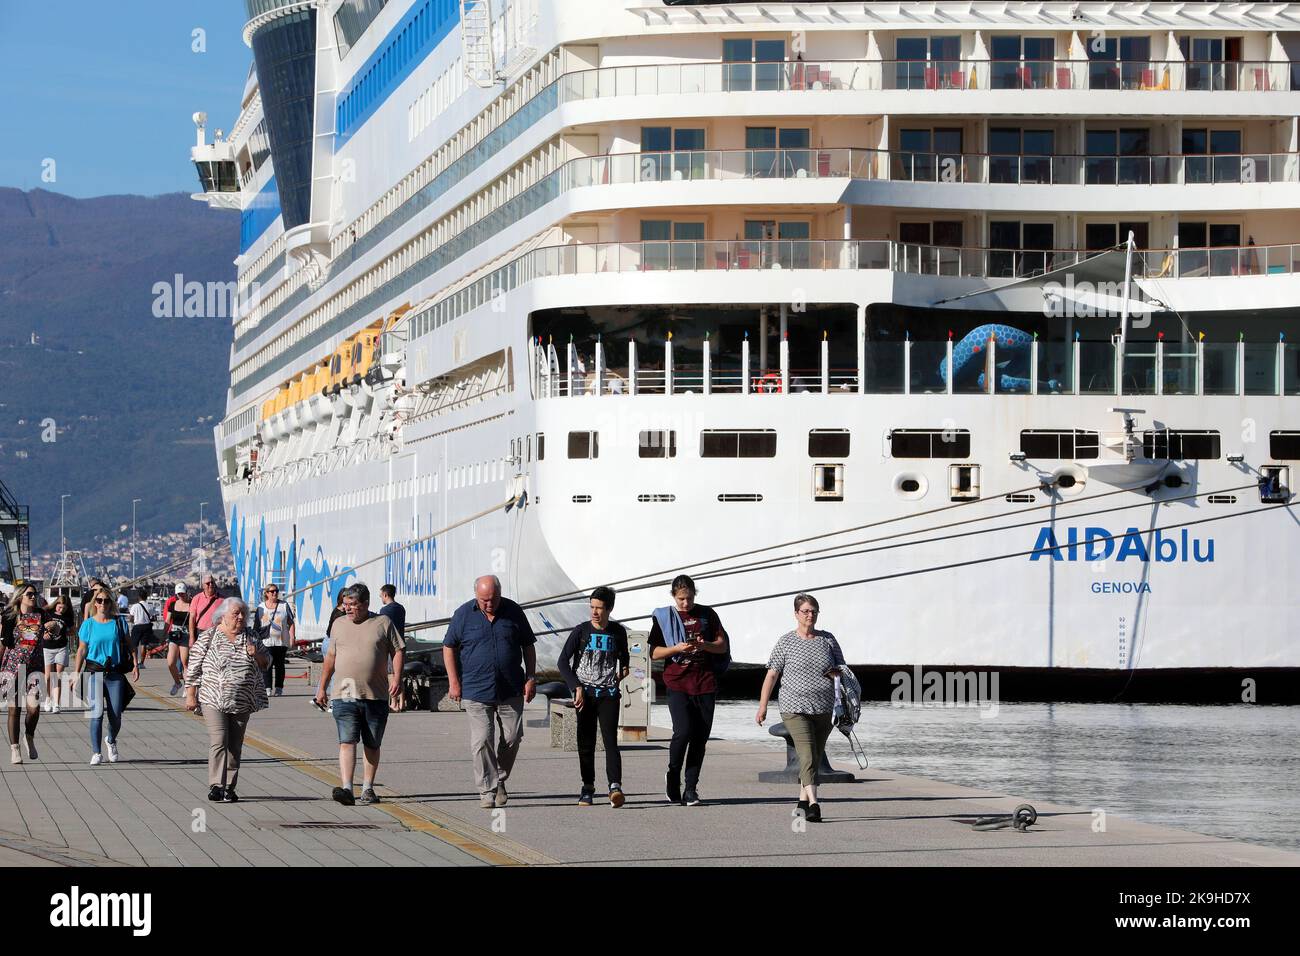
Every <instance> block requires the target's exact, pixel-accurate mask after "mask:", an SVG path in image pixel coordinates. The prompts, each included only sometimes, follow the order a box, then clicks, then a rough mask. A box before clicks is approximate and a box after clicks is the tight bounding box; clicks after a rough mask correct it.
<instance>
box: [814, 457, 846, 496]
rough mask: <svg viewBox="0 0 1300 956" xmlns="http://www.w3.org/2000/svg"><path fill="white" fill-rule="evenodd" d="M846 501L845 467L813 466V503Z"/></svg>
mask: <svg viewBox="0 0 1300 956" xmlns="http://www.w3.org/2000/svg"><path fill="white" fill-rule="evenodd" d="M843 500H844V466H843V465H813V501H843Z"/></svg>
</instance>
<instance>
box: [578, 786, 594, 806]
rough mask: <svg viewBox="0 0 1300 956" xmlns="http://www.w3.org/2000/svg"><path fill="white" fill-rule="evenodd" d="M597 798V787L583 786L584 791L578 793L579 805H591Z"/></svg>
mask: <svg viewBox="0 0 1300 956" xmlns="http://www.w3.org/2000/svg"><path fill="white" fill-rule="evenodd" d="M595 799H596V788H595V787H583V788H582V792H581V793H579V794H578V806H580V807H589V806H591V803H592V801H593V800H595Z"/></svg>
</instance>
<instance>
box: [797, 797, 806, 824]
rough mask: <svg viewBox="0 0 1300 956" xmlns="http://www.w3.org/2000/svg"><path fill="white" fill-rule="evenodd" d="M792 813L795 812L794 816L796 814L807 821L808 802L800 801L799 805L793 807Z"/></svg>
mask: <svg viewBox="0 0 1300 956" xmlns="http://www.w3.org/2000/svg"><path fill="white" fill-rule="evenodd" d="M794 812H795V813H796V814H798V815H799V816H802V817H803V818H804V819H805V820H807V819H808V801H807V800H800V801H799V803H798V804H797V805H796V806H795V808H794Z"/></svg>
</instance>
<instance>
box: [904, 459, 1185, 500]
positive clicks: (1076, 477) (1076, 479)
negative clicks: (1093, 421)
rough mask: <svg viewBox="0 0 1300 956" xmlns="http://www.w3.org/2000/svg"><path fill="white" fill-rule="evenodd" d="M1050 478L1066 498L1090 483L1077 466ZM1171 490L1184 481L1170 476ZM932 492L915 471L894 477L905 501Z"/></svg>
mask: <svg viewBox="0 0 1300 956" xmlns="http://www.w3.org/2000/svg"><path fill="white" fill-rule="evenodd" d="M1048 477H1050V478H1053V479H1055V480H1056V488H1057V490H1058V491H1059V492H1060V493H1061V494H1062V495H1063V496H1064V497H1067V498H1069V497H1073V496H1074V495H1077V494H1080V493H1081V492H1082V491H1083V489H1084V486H1085V485H1087V483H1088V471H1087V469H1086V468H1080V467H1078V466H1075V465H1067V466H1065V467H1063V468H1057V469H1056V470H1055V471H1053V472H1052V473H1051V475H1050V476H1048ZM1166 484H1168V485H1169V487H1170V488H1177V487H1180V486H1181V485H1182V479H1181V478H1179V477H1177V476H1176V475H1175V476H1170V478H1169V479H1167V480H1166ZM929 491H930V482H929V480H928V479H927V478H926V477H925V475H923V474H921V473H919V472H914V471H901V472H899V473H898V474H897V475H895V476H894V493H895V494H896V495H898V497H900V498H902V499H903V500H905V501H919V500H920V499H922V498H924V497H925V496H926V495H927V494H928V493H929Z"/></svg>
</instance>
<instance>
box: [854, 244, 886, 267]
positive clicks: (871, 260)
mask: <svg viewBox="0 0 1300 956" xmlns="http://www.w3.org/2000/svg"><path fill="white" fill-rule="evenodd" d="M852 245H853V247H854V248H855V249H856V250H857V267H858V268H859V269H888V268H889V253H890V243H889V241H888V240H885V239H875V240H864V241H861V242H857V243H853V244H852ZM850 267H851V266H850Z"/></svg>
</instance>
